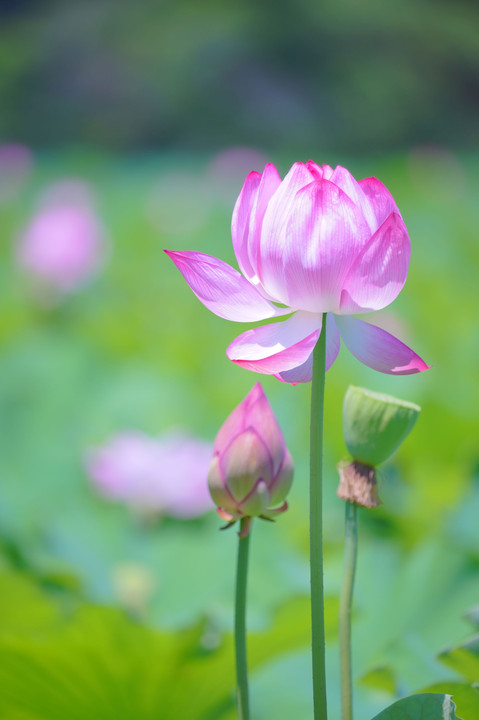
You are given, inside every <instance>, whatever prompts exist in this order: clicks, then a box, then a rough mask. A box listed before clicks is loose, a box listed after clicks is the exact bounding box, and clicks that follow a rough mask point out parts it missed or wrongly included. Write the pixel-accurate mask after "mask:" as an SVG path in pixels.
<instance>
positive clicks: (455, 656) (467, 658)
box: [439, 634, 479, 683]
mask: <svg viewBox="0 0 479 720" xmlns="http://www.w3.org/2000/svg"><path fill="white" fill-rule="evenodd" d="M439 658H440V659H441V660H442V661H443V662H444V663H445V664H446V665H449V667H451V668H453V669H454V670H456V671H457V672H458V673H460V674H461V675H463V676H464V677H465V678H466V679H467V680H469V681H470V682H471V683H476V682H479V634H478V635H474V636H473V637H471V638H470V639H469V640H466V642H464V643H462V644H461V645H458V646H457V647H455V648H451V649H448V650H445V651H444V652H442V653H441V654H440V656H439Z"/></svg>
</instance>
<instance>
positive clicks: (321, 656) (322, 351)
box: [309, 313, 328, 720]
mask: <svg viewBox="0 0 479 720" xmlns="http://www.w3.org/2000/svg"><path fill="white" fill-rule="evenodd" d="M325 374H326V313H325V314H324V315H323V327H322V330H321V335H320V336H319V340H318V342H317V343H316V347H315V348H314V351H313V382H312V388H311V460H310V496H309V497H310V516H309V519H310V562H311V631H312V643H313V705H314V720H327V717H328V712H327V705H326V660H325V642H324V591H323V507H322V505H323V502H322V501H323V498H322V493H323V488H322V485H323V415H324V381H325Z"/></svg>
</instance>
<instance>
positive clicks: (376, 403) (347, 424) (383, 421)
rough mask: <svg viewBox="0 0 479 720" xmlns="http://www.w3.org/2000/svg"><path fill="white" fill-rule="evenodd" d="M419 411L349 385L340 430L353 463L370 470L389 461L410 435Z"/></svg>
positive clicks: (396, 400) (394, 400)
mask: <svg viewBox="0 0 479 720" xmlns="http://www.w3.org/2000/svg"><path fill="white" fill-rule="evenodd" d="M420 410H421V408H420V407H419V406H418V405H415V404H414V403H411V402H407V401H405V400H399V399H398V398H395V397H391V396H390V395H383V394H381V393H375V392H372V391H371V390H366V389H364V388H360V387H354V386H352V385H350V387H349V388H348V390H347V392H346V395H345V397H344V404H343V429H344V439H345V441H346V446H347V448H348V450H349V452H350V453H351V455H352V456H353V459H354V460H355V461H357V462H359V463H363V464H364V465H369V466H370V467H376V466H377V465H380V464H381V463H383V462H385V461H386V460H388V459H389V458H390V457H391V455H392V454H393V453H394V452H395V451H396V450H397V449H398V447H399V446H400V445H401V443H402V442H403V440H404V439H405V438H406V437H407V436H408V435H409V433H410V432H411V430H412V428H413V427H414V424H415V422H416V420H417V418H418V415H419V412H420Z"/></svg>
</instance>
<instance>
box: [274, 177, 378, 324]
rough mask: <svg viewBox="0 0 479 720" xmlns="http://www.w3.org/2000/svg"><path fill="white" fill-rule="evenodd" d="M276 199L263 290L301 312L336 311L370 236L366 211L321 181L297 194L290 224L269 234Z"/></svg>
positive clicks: (285, 224) (289, 219) (288, 220)
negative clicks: (348, 274) (365, 216)
mask: <svg viewBox="0 0 479 720" xmlns="http://www.w3.org/2000/svg"><path fill="white" fill-rule="evenodd" d="M278 192H279V191H278ZM275 197H276V196H274V197H273V200H272V201H271V203H270V205H269V206H268V210H267V212H266V216H265V221H264V226H263V234H262V239H261V254H262V282H263V285H264V287H265V289H266V290H267V292H268V293H269V294H270V295H271V296H272V297H275V298H276V299H277V300H278V301H280V302H284V303H285V304H286V305H289V306H290V307H294V308H298V309H299V310H306V311H309V312H328V311H331V312H338V311H339V302H340V296H341V290H342V288H343V284H344V281H345V279H346V276H347V273H348V271H349V268H350V267H351V265H352V263H353V262H354V260H355V259H356V257H357V256H358V254H359V252H360V250H361V249H362V247H363V246H364V245H365V244H366V242H367V241H368V240H369V239H370V237H371V231H370V228H369V226H368V224H367V223H366V221H365V219H364V216H363V213H362V212H361V210H360V209H359V208H358V207H357V206H356V205H355V204H354V203H353V201H352V200H351V199H350V198H349V197H348V196H347V195H346V194H345V193H344V192H343V191H342V190H341V189H340V188H339V187H338V186H337V185H334V184H333V183H332V182H329V181H328V180H317V181H316V182H313V183H310V184H309V185H307V186H306V187H305V188H303V189H302V190H300V191H299V192H298V193H297V194H296V195H295V197H294V202H293V203H291V207H288V219H287V222H286V221H284V222H283V220H282V219H281V218H279V220H280V222H279V223H278V225H277V226H273V225H272V226H271V227H270V228H269V230H270V234H269V235H267V234H266V229H267V223H266V220H267V217H268V215H269V212H270V208H271V206H272V203H273V202H274V200H275ZM273 219H274V218H273Z"/></svg>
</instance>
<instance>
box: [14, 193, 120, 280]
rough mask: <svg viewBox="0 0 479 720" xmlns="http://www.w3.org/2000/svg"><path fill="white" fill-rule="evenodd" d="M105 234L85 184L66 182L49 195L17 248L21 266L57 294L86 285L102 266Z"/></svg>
mask: <svg viewBox="0 0 479 720" xmlns="http://www.w3.org/2000/svg"><path fill="white" fill-rule="evenodd" d="M105 247H106V233H105V230H104V228H103V225H102V224H101V222H100V220H99V219H98V217H97V215H96V213H95V211H94V207H93V203H92V201H91V199H90V195H89V193H88V191H87V188H86V187H85V186H84V184H83V183H79V182H74V181H65V182H63V183H59V184H58V185H56V186H54V187H53V189H51V191H50V192H49V193H48V194H47V196H46V199H45V200H44V202H43V203H42V205H41V207H40V209H39V210H38V212H37V214H36V215H35V216H34V217H33V219H32V220H31V222H30V224H29V225H28V226H27V228H26V229H25V231H24V232H23V234H22V236H21V237H20V239H19V242H18V245H17V258H18V262H19V264H20V265H21V267H22V268H23V269H24V270H25V271H26V272H28V273H29V274H30V275H31V276H32V277H34V278H35V279H37V280H38V281H39V282H40V283H42V284H43V285H45V286H46V287H48V288H51V289H53V290H55V291H57V292H58V293H67V292H71V291H73V290H75V289H76V288H78V287H79V286H80V285H82V284H84V283H85V282H86V280H88V279H89V278H90V277H91V275H93V274H94V273H95V272H97V270H98V269H99V267H100V266H101V264H102V262H103V260H104V255H105Z"/></svg>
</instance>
